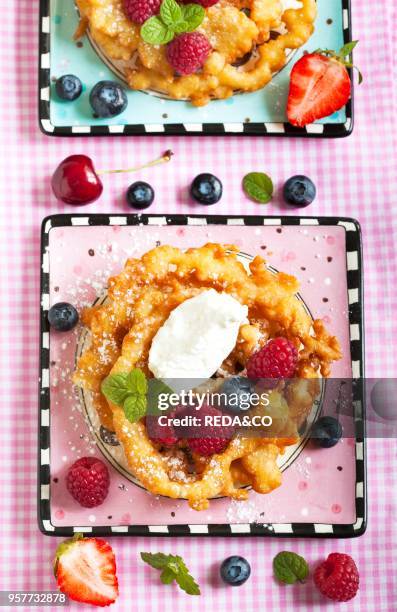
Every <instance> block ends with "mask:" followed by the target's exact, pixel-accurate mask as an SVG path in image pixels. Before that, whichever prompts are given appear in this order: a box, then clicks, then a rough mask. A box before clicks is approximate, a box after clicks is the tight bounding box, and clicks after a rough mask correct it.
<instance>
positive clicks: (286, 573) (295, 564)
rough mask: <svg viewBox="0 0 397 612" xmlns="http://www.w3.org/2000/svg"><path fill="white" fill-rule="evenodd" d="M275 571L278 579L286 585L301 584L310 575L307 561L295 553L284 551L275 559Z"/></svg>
mask: <svg viewBox="0 0 397 612" xmlns="http://www.w3.org/2000/svg"><path fill="white" fill-rule="evenodd" d="M273 571H274V575H275V576H276V578H278V579H279V580H280V581H281V582H284V583H285V584H294V583H295V582H296V581H297V580H300V581H301V582H302V581H303V580H304V579H305V578H307V577H308V575H309V566H308V564H307V563H306V561H305V559H304V558H303V557H301V556H300V555H297V554H296V553H294V552H288V551H286V550H284V551H283V552H279V553H278V555H276V556H275V557H274V559H273Z"/></svg>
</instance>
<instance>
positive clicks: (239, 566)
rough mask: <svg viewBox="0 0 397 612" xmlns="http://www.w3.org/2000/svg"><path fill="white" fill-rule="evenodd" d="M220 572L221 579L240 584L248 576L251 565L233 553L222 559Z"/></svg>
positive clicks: (228, 582) (235, 584)
mask: <svg viewBox="0 0 397 612" xmlns="http://www.w3.org/2000/svg"><path fill="white" fill-rule="evenodd" d="M220 574H221V578H222V580H223V581H224V582H226V584H231V585H232V586H240V585H241V584H244V582H245V581H246V580H248V578H249V577H250V574H251V567H250V564H249V563H248V561H247V559H244V557H238V556H237V555H235V556H233V557H228V558H227V559H225V560H224V561H223V563H222V565H221V568H220Z"/></svg>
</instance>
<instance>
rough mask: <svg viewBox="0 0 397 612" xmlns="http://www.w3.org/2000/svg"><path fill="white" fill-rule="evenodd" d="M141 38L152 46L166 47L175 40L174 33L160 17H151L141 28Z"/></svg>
mask: <svg viewBox="0 0 397 612" xmlns="http://www.w3.org/2000/svg"><path fill="white" fill-rule="evenodd" d="M141 36H142V38H143V40H144V41H145V42H147V43H149V44H151V45H166V44H167V43H169V42H170V41H171V40H172V39H173V38H174V32H173V30H172V29H170V28H168V27H167V26H166V25H165V23H163V22H162V21H161V19H159V18H158V17H150V19H147V20H146V21H145V23H144V24H143V26H142V27H141Z"/></svg>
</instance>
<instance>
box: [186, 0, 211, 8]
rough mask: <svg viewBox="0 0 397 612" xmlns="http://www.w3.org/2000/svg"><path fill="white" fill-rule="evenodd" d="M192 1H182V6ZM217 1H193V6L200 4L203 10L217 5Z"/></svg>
mask: <svg viewBox="0 0 397 612" xmlns="http://www.w3.org/2000/svg"><path fill="white" fill-rule="evenodd" d="M191 2H192V0H183V4H190V3H191ZM218 2H219V0H195V4H201V6H202V7H203V8H209V7H210V6H214V4H218Z"/></svg>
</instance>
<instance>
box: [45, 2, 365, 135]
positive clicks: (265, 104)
mask: <svg viewBox="0 0 397 612" xmlns="http://www.w3.org/2000/svg"><path fill="white" fill-rule="evenodd" d="M40 5H41V15H40V74H39V80H40V93H39V108H40V127H41V129H42V130H43V131H44V132H45V133H46V134H51V135H63V136H65V135H78V134H87V135H122V134H124V135H132V134H177V135H182V134H194V135H198V134H236V135H237V134H246V135H247V134H251V135H264V134H268V135H273V136H276V135H277V136H280V135H283V136H317V137H323V138H325V137H341V136H347V135H348V134H350V133H351V131H352V127H353V109H352V103H351V101H350V102H349V103H348V105H347V106H346V107H344V108H343V109H341V110H340V111H338V112H337V113H334V114H333V115H331V116H330V117H327V118H326V119H323V120H321V121H319V122H316V123H313V124H311V125H308V126H306V127H305V128H296V127H293V126H291V125H290V124H289V123H288V122H287V118H286V116H285V106H286V98H287V94H288V85H289V75H290V71H291V68H292V66H293V64H294V62H295V61H296V60H297V59H298V58H299V57H300V56H301V55H302V53H303V52H304V51H308V50H309V51H312V50H314V49H316V48H318V47H321V48H325V47H326V48H329V49H339V48H340V47H342V45H343V44H344V43H346V42H348V41H349V40H351V25H350V7H349V0H332V2H330V1H329V0H318V17H317V20H316V23H315V32H314V34H313V35H312V37H311V38H310V39H309V41H308V42H307V43H306V45H305V46H304V47H302V48H301V49H299V50H298V51H297V52H296V53H294V54H293V57H292V58H291V60H290V61H289V63H288V64H287V65H286V66H285V68H284V69H283V70H281V71H280V72H279V73H278V74H276V75H275V76H274V78H273V79H272V81H271V83H270V84H269V85H267V86H266V87H265V88H263V89H261V90H259V91H256V92H253V93H244V94H237V95H234V96H232V97H231V98H229V99H228V100H213V101H211V102H210V103H209V104H208V105H207V106H204V107H200V108H198V107H194V106H192V105H191V104H190V103H189V102H185V101H182V100H170V99H167V98H164V97H160V96H159V95H153V94H150V93H147V92H141V91H131V90H128V92H127V95H128V102H129V104H128V107H127V109H126V110H125V111H124V112H123V113H122V114H121V115H119V116H117V117H114V118H112V119H98V118H95V117H94V116H93V113H92V109H91V107H90V105H89V102H88V97H89V91H90V90H91V88H92V87H93V86H94V85H95V83H97V82H98V81H100V80H102V79H112V80H117V76H116V75H115V73H114V72H112V70H111V69H110V68H109V67H108V65H107V64H106V63H105V62H104V61H103V60H102V59H101V58H100V56H99V55H98V53H97V52H96V51H95V49H94V48H93V46H92V45H91V43H90V41H89V39H88V38H87V37H85V38H84V39H82V41H80V42H79V43H77V44H76V42H75V41H74V40H73V33H74V31H75V29H76V27H77V24H78V13H77V10H76V8H75V6H74V3H73V0H67V1H65V0H41V3H40ZM67 73H69V74H70V73H72V74H76V75H77V76H78V77H79V78H80V79H81V81H82V83H83V87H84V91H83V94H82V95H81V96H80V98H79V99H78V100H76V101H74V102H65V101H62V100H60V99H59V98H58V97H57V95H56V92H55V88H54V81H55V79H56V78H57V77H59V76H61V75H62V74H67Z"/></svg>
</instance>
